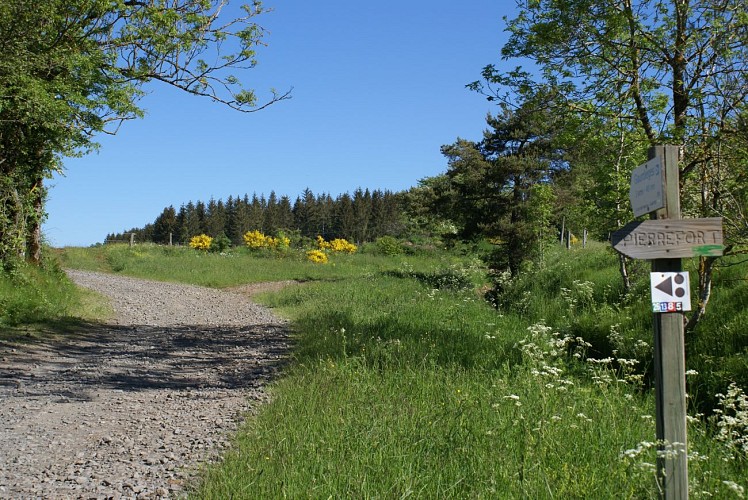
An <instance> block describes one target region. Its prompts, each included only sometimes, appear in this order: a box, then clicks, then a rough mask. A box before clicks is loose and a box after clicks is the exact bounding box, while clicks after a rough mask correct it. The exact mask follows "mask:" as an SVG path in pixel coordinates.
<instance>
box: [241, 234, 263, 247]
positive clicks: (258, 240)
mask: <svg viewBox="0 0 748 500" xmlns="http://www.w3.org/2000/svg"><path fill="white" fill-rule="evenodd" d="M243 238H244V244H245V245H247V247H248V248H251V249H253V250H256V249H258V248H263V247H264V246H265V235H264V234H262V233H261V232H259V231H257V230H254V231H247V232H246V233H244V236H243Z"/></svg>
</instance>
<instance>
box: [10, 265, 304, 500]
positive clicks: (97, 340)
mask: <svg viewBox="0 0 748 500" xmlns="http://www.w3.org/2000/svg"><path fill="white" fill-rule="evenodd" d="M68 275H69V276H70V278H71V279H72V280H73V281H74V282H76V283H77V284H79V285H81V286H84V287H86V288H90V289H92V290H96V291H98V292H100V293H102V294H104V295H106V296H107V297H109V299H110V301H111V304H112V307H113V308H114V310H115V312H116V318H114V319H113V320H112V321H110V322H109V323H107V324H91V325H89V326H86V327H84V328H82V329H81V330H80V331H76V332H74V333H71V334H66V335H65V336H61V337H56V338H49V339H45V340H41V341H35V342H31V343H25V344H10V343H3V342H0V359H1V360H2V363H0V443H2V445H1V446H2V449H1V450H0V497H1V498H45V499H46V498H50V499H57V498H60V499H62V498H65V499H67V498H123V499H130V498H155V499H159V498H174V497H179V496H181V495H183V494H184V493H185V489H186V488H188V487H189V485H190V481H191V480H194V478H195V477H196V472H197V471H198V470H199V468H200V467H201V465H202V464H205V463H209V462H211V461H215V460H220V454H221V453H222V452H223V451H225V450H226V448H227V447H228V446H229V443H230V440H231V437H232V434H233V432H234V431H236V429H237V426H238V425H239V424H240V423H241V421H242V418H243V415H246V414H247V413H248V412H254V411H256V409H257V407H258V406H259V405H260V404H262V403H263V402H265V401H266V400H267V395H266V394H265V393H264V392H263V386H264V385H265V384H266V383H267V381H268V380H269V379H270V378H271V377H272V376H273V375H275V374H276V373H277V372H278V370H279V368H280V367H282V365H283V363H284V362H285V361H286V356H287V351H288V345H289V339H288V325H287V324H286V323H285V322H284V321H282V320H280V319H279V318H277V317H275V316H274V315H273V313H272V312H271V311H270V310H269V309H267V308H264V307H261V306H259V305H257V304H255V303H253V302H251V301H250V300H249V298H248V297H249V296H251V293H256V292H257V291H261V290H262V285H253V286H252V287H250V288H248V289H246V293H243V292H245V290H243V289H242V288H241V287H239V288H236V289H234V291H219V290H213V289H208V288H202V287H197V286H189V285H179V284H173V283H162V282H155V281H145V280H139V279H134V278H129V277H124V276H118V275H111V274H103V273H95V272H90V271H68ZM287 284H290V282H287V283H284V284H283V285H287ZM279 286H280V285H278V284H269V285H268V288H267V289H277V288H278V287H279Z"/></svg>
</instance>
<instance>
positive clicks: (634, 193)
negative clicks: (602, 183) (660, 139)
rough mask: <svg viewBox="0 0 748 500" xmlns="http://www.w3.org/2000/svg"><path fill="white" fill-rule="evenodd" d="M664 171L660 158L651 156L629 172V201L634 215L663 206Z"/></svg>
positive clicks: (637, 215) (646, 212)
mask: <svg viewBox="0 0 748 500" xmlns="http://www.w3.org/2000/svg"><path fill="white" fill-rule="evenodd" d="M663 176H664V172H663V169H662V161H661V160H660V158H652V159H651V160H649V161H648V162H647V163H645V164H643V165H639V166H638V167H636V168H635V169H634V171H633V172H632V173H631V186H630V188H629V201H631V209H632V210H633V211H634V217H639V216H640V215H644V214H648V213H650V212H654V211H655V210H659V209H660V208H663V207H664V206H665V192H664V190H665V187H664V177H663Z"/></svg>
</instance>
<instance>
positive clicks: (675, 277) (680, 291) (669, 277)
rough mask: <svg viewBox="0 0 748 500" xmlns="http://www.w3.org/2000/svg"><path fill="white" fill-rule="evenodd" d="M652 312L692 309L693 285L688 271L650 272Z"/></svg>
mask: <svg viewBox="0 0 748 500" xmlns="http://www.w3.org/2000/svg"><path fill="white" fill-rule="evenodd" d="M649 280H650V284H651V286H652V312H656V313H668V312H681V311H690V310H691V286H690V283H689V279H688V273H685V272H684V273H650V274H649Z"/></svg>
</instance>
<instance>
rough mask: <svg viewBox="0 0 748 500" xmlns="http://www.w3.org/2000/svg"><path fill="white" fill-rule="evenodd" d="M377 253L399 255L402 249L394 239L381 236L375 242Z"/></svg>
mask: <svg viewBox="0 0 748 500" xmlns="http://www.w3.org/2000/svg"><path fill="white" fill-rule="evenodd" d="M376 248H377V252H379V253H381V254H382V255H400V254H401V253H403V247H402V245H401V244H400V242H399V241H397V239H396V238H394V237H392V236H381V237H379V238H377V241H376Z"/></svg>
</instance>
